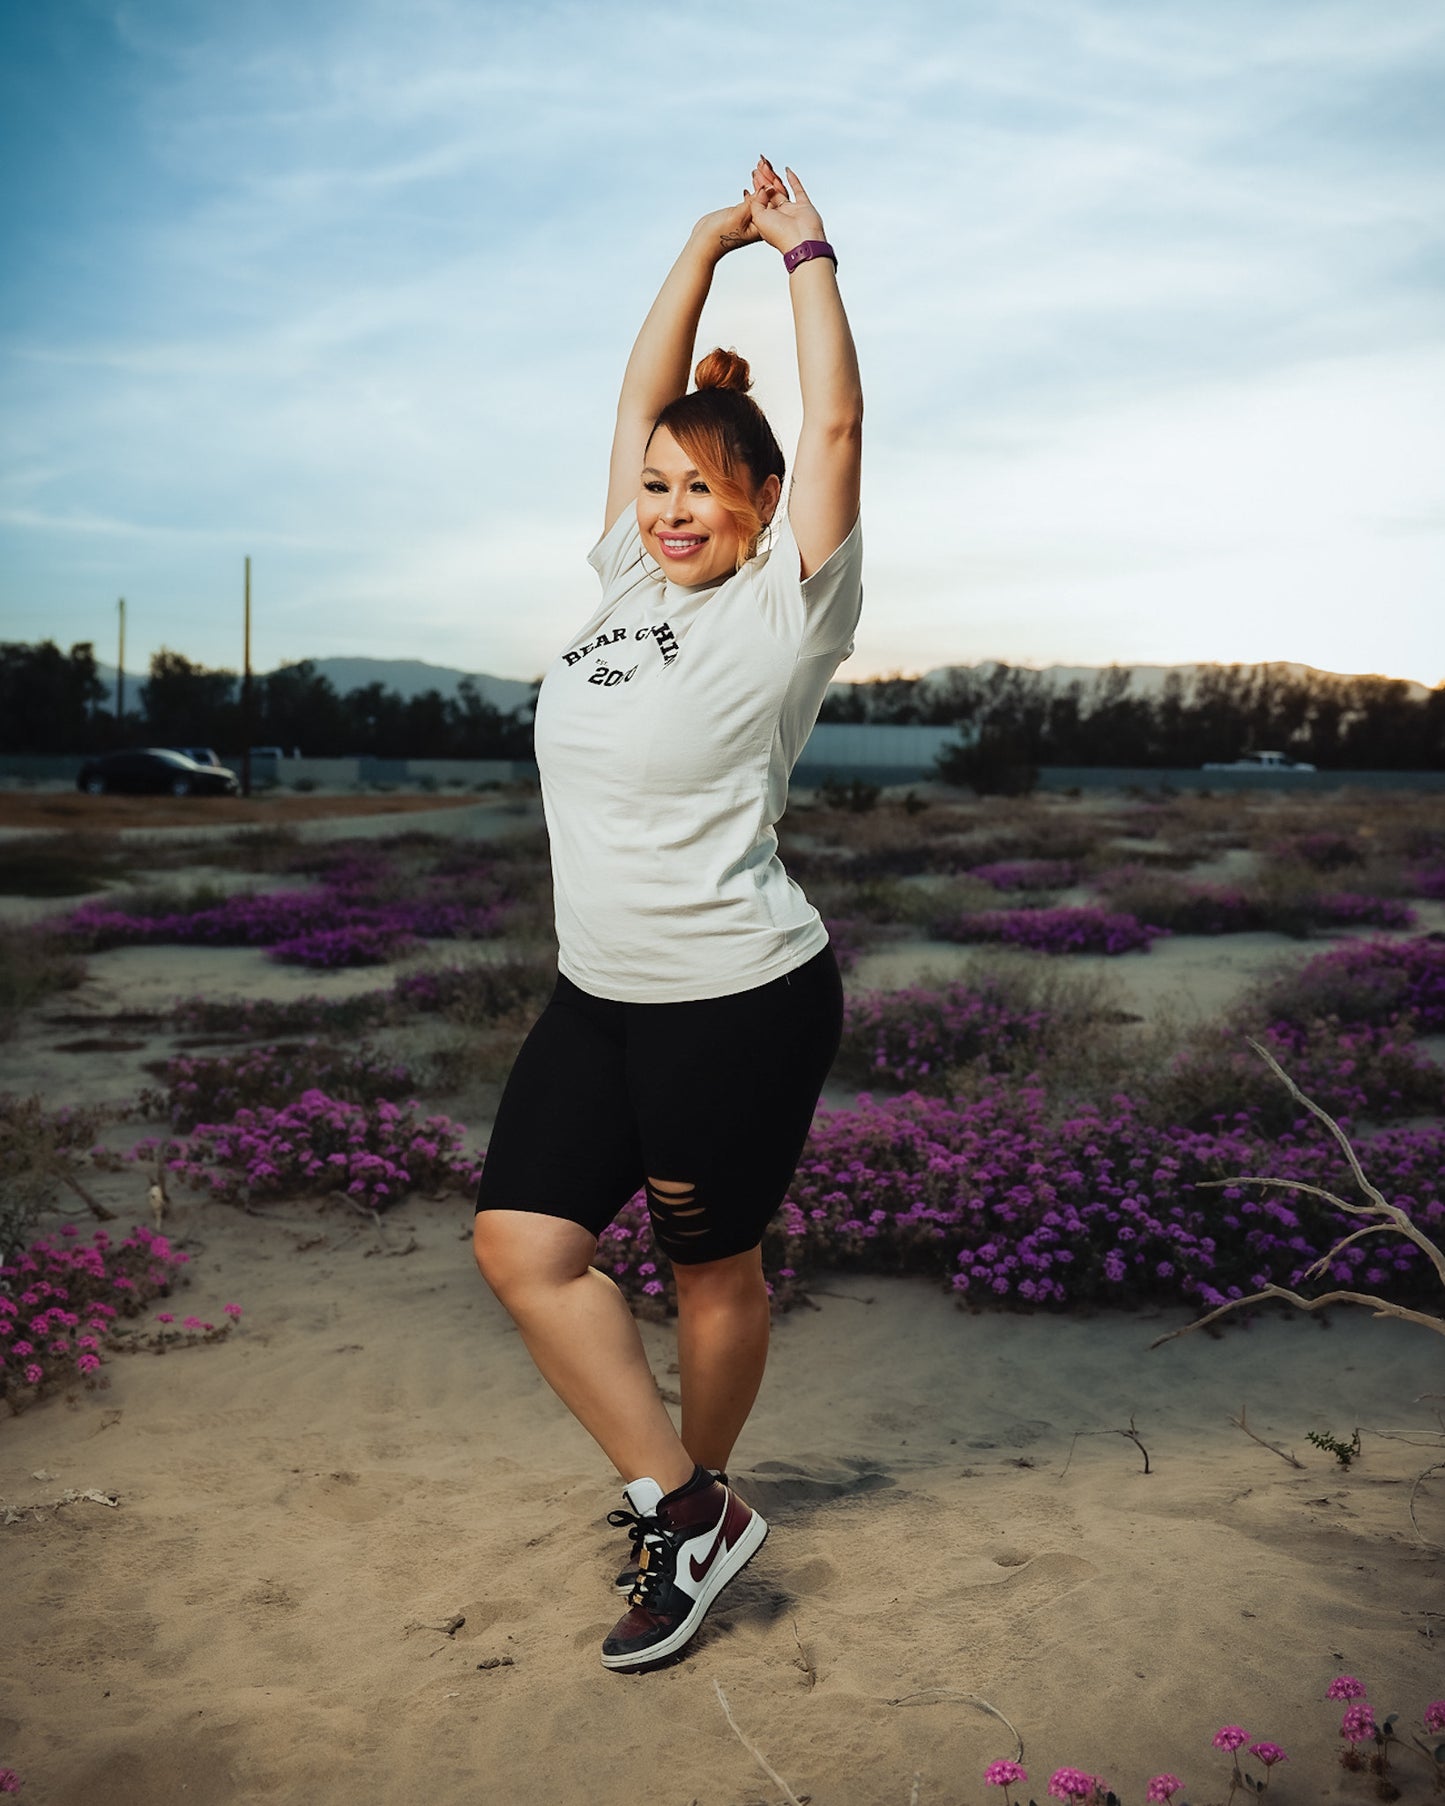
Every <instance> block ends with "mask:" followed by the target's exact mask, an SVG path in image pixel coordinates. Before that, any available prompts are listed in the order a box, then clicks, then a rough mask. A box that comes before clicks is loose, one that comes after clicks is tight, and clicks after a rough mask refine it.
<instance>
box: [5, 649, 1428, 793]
mask: <svg viewBox="0 0 1445 1806" xmlns="http://www.w3.org/2000/svg"><path fill="white" fill-rule="evenodd" d="M135 693H136V699H137V701H138V710H137V709H136V708H128V709H127V711H126V716H125V720H124V722H123V723H121V722H118V721H117V720H116V717H115V714H114V711H113V709H112V708H111V707H109V706H108V705H107V703H106V695H107V691H106V686H105V685H104V684H103V683H102V682H101V679H100V676H99V674H98V671H97V667H96V659H95V652H94V648H93V647H92V646H90V645H89V644H85V643H82V644H79V645H75V646H72V647H71V648H70V651H69V652H68V653H66V652H62V651H61V650H60V649H59V647H57V646H56V645H55V644H54V643H53V642H52V641H49V640H46V641H44V642H43V643H42V644H40V645H22V644H14V643H12V644H0V752H7V753H93V752H101V751H107V750H109V749H110V748H113V747H116V746H122V745H125V746H133V745H138V744H139V745H160V746H213V747H215V748H216V749H217V750H218V751H219V752H221V753H222V754H227V753H235V752H237V751H239V749H240V748H241V747H242V746H243V745H245V744H246V725H245V722H244V721H243V720H242V710H241V685H240V679H239V678H238V677H237V675H236V673H235V672H234V671H225V670H208V669H207V668H206V667H205V666H203V665H198V664H195V663H193V662H192V661H191V660H190V659H188V658H186V657H184V656H183V655H182V654H181V653H179V652H170V651H161V652H157V653H156V654H155V655H154V656H153V657H152V659H151V661H150V670H149V673H148V675H147V676H146V677H145V678H144V679H143V680H142V681H141V682H140V683H139V685H138V686H136V692H135ZM821 719H822V720H824V721H863V722H880V723H887V724H898V723H920V724H922V725H924V726H934V727H957V728H958V729H959V730H960V733H959V739H960V743H961V746H962V747H964V748H965V750H966V749H967V748H968V747H970V746H971V747H974V748H976V749H977V753H976V754H975V755H974V756H975V757H977V756H979V755H982V756H984V757H985V758H986V759H987V760H988V761H990V762H992V763H1000V762H1002V763H1004V764H1013V765H1019V766H1034V767H1037V766H1041V765H1123V766H1145V767H1155V768H1171V767H1172V768H1175V769H1179V768H1184V769H1187V768H1190V767H1194V766H1199V765H1203V764H1204V763H1205V762H1206V761H1209V760H1215V759H1225V760H1228V759H1237V758H1240V757H1242V756H1243V755H1244V754H1245V753H1248V752H1259V751H1264V750H1274V751H1280V752H1286V753H1289V754H1290V755H1291V756H1292V757H1294V758H1296V759H1302V760H1308V761H1309V762H1310V763H1311V764H1314V765H1318V766H1320V767H1321V768H1322V769H1324V770H1329V769H1334V770H1348V771H1373V770H1386V771H1439V770H1445V684H1442V685H1440V686H1439V687H1437V688H1436V689H1434V690H1430V691H1427V692H1426V693H1425V694H1423V695H1419V694H1416V693H1414V692H1413V691H1412V689H1411V687H1410V686H1409V685H1408V684H1405V683H1402V682H1400V681H1399V680H1398V679H1394V678H1387V677H1338V676H1335V675H1333V674H1332V673H1329V672H1323V671H1294V670H1289V669H1287V668H1285V667H1283V666H1272V665H1207V666H1204V667H1202V668H1201V669H1200V670H1199V671H1198V672H1196V673H1191V674H1185V673H1183V672H1170V673H1169V674H1168V675H1167V676H1166V678H1165V680H1164V683H1163V686H1162V687H1161V688H1160V689H1159V690H1158V691H1157V692H1156V693H1154V694H1152V695H1145V694H1142V693H1141V692H1139V691H1138V690H1137V689H1136V688H1135V687H1134V685H1133V682H1132V673H1131V672H1130V671H1129V669H1128V668H1127V667H1123V666H1117V667H1110V668H1109V669H1108V670H1105V671H1101V672H1100V673H1098V675H1097V676H1096V677H1095V678H1093V679H1092V680H1090V681H1088V682H1085V681H1082V680H1075V681H1073V682H1071V683H1068V684H1064V685H1059V684H1056V683H1055V682H1054V681H1052V680H1051V679H1050V678H1049V677H1048V675H1047V674H1046V673H1044V672H1040V671H1031V670H1025V669H1021V668H1019V667H1016V666H1009V665H995V666H987V667H981V668H970V667H966V666H959V667H954V668H953V669H950V670H948V671H945V672H942V673H940V674H938V675H937V676H935V677H931V678H928V679H920V678H907V677H883V678H878V679H876V680H874V681H873V682H871V683H860V684H847V685H837V686H835V687H834V689H833V690H832V691H831V692H830V693H829V695H828V697H827V699H826V701H825V702H824V704H823V712H822V716H821ZM250 744H251V745H252V746H283V747H285V748H287V749H288V750H289V749H291V748H292V747H300V748H301V750H302V751H303V752H305V753H306V754H308V755H310V756H312V757H317V758H327V757H339V758H350V757H359V756H366V755H370V756H373V757H377V758H394V759H403V758H416V759H530V758H531V757H532V723H531V709H530V707H527V708H523V709H519V710H517V711H515V712H513V713H503V711H501V710H500V709H497V708H494V707H493V706H492V705H491V704H490V703H488V702H486V701H485V700H484V699H483V697H482V696H481V695H480V693H479V692H478V690H477V688H476V686H475V684H474V683H473V682H472V681H471V679H469V678H468V679H464V680H463V681H462V683H461V684H460V685H459V686H458V689H457V692H456V694H455V695H454V696H444V695H442V693H441V692H440V691H438V690H428V691H426V692H425V693H424V694H423V695H420V696H413V697H403V696H402V695H401V694H400V692H399V691H396V690H391V689H387V688H386V687H385V686H384V685H383V684H380V683H373V684H367V685H365V686H362V687H360V688H357V689H353V690H348V691H347V692H346V693H345V694H344V695H343V694H341V693H340V692H339V691H338V690H337V689H336V687H335V685H334V684H332V683H331V682H330V680H329V679H328V678H326V677H324V676H322V675H321V674H320V673H319V672H318V671H317V670H316V668H315V666H314V665H313V664H311V663H310V662H309V661H303V662H302V663H300V664H295V665H283V666H282V667H281V668H280V669H279V670H276V671H270V672H267V673H266V674H265V675H264V676H259V677H256V678H254V679H253V681H252V706H251V725H250ZM965 762H967V761H965ZM964 775H967V774H964Z"/></svg>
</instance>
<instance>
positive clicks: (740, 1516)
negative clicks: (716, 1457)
mask: <svg viewBox="0 0 1445 1806" xmlns="http://www.w3.org/2000/svg"><path fill="white" fill-rule="evenodd" d="M622 1496H623V1498H624V1499H626V1501H627V1503H628V1504H629V1505H630V1506H631V1507H632V1512H631V1513H624V1512H614V1513H613V1514H612V1520H613V1521H616V1520H617V1519H619V1518H620V1519H622V1520H624V1521H631V1518H632V1516H633V1515H634V1514H635V1518H636V1524H637V1529H638V1534H639V1536H640V1539H641V1549H640V1552H639V1558H638V1569H637V1584H636V1586H634V1587H633V1589H632V1591H631V1593H629V1594H628V1597H627V1612H626V1614H625V1615H624V1616H623V1617H621V1618H619V1619H618V1621H617V1623H616V1624H614V1625H613V1627H612V1630H611V1632H610V1633H609V1635H608V1637H607V1640H606V1641H605V1642H604V1643H603V1645H602V1666H603V1667H604V1668H616V1669H626V1668H646V1667H648V1666H649V1665H650V1664H651V1663H653V1662H661V1661H663V1660H665V1659H666V1658H667V1657H668V1656H671V1655H676V1654H677V1652H678V1650H680V1649H682V1648H684V1647H685V1646H686V1645H687V1644H688V1643H689V1642H690V1641H691V1640H692V1638H693V1636H694V1635H695V1634H696V1632H697V1629H698V1626H699V1625H700V1624H701V1623H702V1621H703V1619H704V1618H705V1617H706V1616H707V1610H708V1607H709V1606H710V1605H711V1604H712V1602H713V1600H714V1599H716V1598H717V1596H718V1594H719V1593H720V1592H721V1591H722V1590H723V1588H724V1587H725V1586H726V1585H727V1583H728V1582H729V1581H730V1580H732V1579H733V1578H734V1577H735V1576H736V1575H738V1574H740V1573H741V1572H742V1570H743V1569H744V1568H745V1567H746V1566H747V1564H748V1563H749V1562H750V1561H751V1560H752V1558H753V1557H754V1556H755V1555H756V1554H757V1552H758V1550H759V1549H761V1548H762V1546H763V1539H764V1538H765V1537H766V1536H767V1534H768V1526H767V1524H766V1523H765V1522H764V1521H763V1519H762V1518H761V1517H759V1515H758V1513H757V1512H756V1511H754V1510H753V1509H752V1508H751V1506H748V1505H744V1504H743V1502H742V1500H741V1499H740V1498H739V1497H738V1496H737V1494H736V1493H734V1492H733V1491H732V1490H731V1489H730V1488H728V1487H726V1486H724V1485H723V1483H722V1481H721V1480H717V1479H714V1477H713V1476H712V1474H710V1473H709V1472H708V1470H707V1469H706V1468H704V1467H699V1468H694V1469H693V1475H692V1478H691V1480H689V1481H688V1483H687V1485H686V1486H680V1487H678V1489H677V1490H676V1492H670V1493H666V1494H664V1492H663V1490H662V1488H661V1487H660V1486H659V1485H658V1484H657V1482H656V1480H645V1479H644V1480H634V1481H633V1482H632V1483H631V1485H629V1486H626V1487H624V1488H623V1492H622Z"/></svg>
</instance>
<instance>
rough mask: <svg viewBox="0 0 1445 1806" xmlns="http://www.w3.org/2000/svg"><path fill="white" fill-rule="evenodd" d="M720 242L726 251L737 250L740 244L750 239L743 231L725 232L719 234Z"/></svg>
mask: <svg viewBox="0 0 1445 1806" xmlns="http://www.w3.org/2000/svg"><path fill="white" fill-rule="evenodd" d="M718 242H719V243H720V244H721V245H722V248H723V249H724V250H725V251H736V250H737V248H738V246H739V245H745V244H746V243H747V242H748V241H747V239H746V238H745V237H744V235H743V234H742V233H741V232H723V233H720V234H719V235H718Z"/></svg>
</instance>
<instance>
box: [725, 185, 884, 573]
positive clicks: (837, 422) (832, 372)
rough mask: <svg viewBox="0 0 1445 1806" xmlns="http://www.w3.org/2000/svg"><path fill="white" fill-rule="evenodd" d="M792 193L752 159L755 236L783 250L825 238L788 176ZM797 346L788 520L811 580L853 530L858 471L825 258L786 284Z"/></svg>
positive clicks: (855, 416)
mask: <svg viewBox="0 0 1445 1806" xmlns="http://www.w3.org/2000/svg"><path fill="white" fill-rule="evenodd" d="M786 174H787V179H788V182H789V183H791V184H792V189H793V193H792V196H791V198H790V197H789V194H788V190H787V187H786V186H785V184H784V182H783V180H782V178H781V177H780V176H779V175H778V173H777V171H776V170H775V169H774V168H773V166H772V164H771V163H769V161H768V159H767V158H766V157H760V158H759V159H758V163H757V167H756V168H755V169H754V171H753V192H752V194H751V196H750V197H749V207H750V211H751V216H752V223H753V226H754V228H755V229H756V231H757V233H758V236H759V237H760V238H763V239H765V240H766V241H767V243H768V244H770V245H772V247H773V248H774V250H777V251H782V252H787V251H791V250H792V249H793V247H794V246H795V245H800V244H803V243H805V242H806V241H808V240H809V239H814V240H816V239H822V240H823V241H824V242H825V243H826V240H827V234H826V233H825V232H824V230H823V222H822V220H821V218H820V217H819V215H818V210H817V208H816V207H815V206H814V205H813V203H812V202H811V201H810V200H809V198H808V195H807V191H806V190H805V189H804V187H803V184H802V183H801V182H800V181H799V180H798V178H797V176H796V175H795V174H794V172H793V171H792V170H791V169H789V170H787V171H786ZM788 286H789V293H790V295H791V298H792V303H793V329H794V332H795V334H796V337H797V345H798V384H799V387H800V388H801V390H802V393H803V430H802V432H801V433H800V434H799V436H798V450H797V455H796V457H795V459H794V461H793V482H792V487H791V489H790V490H789V491H788V519H789V521H790V522H791V523H792V528H793V537H794V539H796V540H797V542H798V552H799V556H800V558H801V560H802V574H803V576H805V577H808V576H811V575H812V573H813V572H814V571H816V570H817V569H818V567H819V566H820V565H821V564H823V563H824V562H825V561H826V560H827V559H828V558H830V557H831V556H832V555H833V553H834V552H836V551H837V549H838V547H839V546H840V545H842V543H843V541H844V540H845V539H846V538H847V537H848V535H849V534H850V533H851V532H852V530H853V526H854V523H855V522H856V521H857V519H858V499H859V492H860V488H861V483H862V471H863V383H862V379H861V377H860V376H859V374H858V353H857V351H856V349H855V348H854V345H853V334H852V332H851V331H850V330H849V327H848V316H847V315H846V314H845V313H844V311H843V298H842V296H841V295H840V294H839V293H838V272H837V269H836V266H835V265H834V263H833V261H832V259H831V258H828V257H813V258H811V259H809V260H808V261H806V262H803V263H800V264H799V265H798V266H797V268H796V269H795V270H794V271H793V273H792V275H791V276H790V277H789V278H788Z"/></svg>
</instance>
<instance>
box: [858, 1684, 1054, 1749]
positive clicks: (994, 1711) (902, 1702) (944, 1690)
mask: <svg viewBox="0 0 1445 1806" xmlns="http://www.w3.org/2000/svg"><path fill="white" fill-rule="evenodd" d="M945 1699H952V1700H957V1701H959V1702H960V1704H962V1705H965V1706H977V1707H978V1709H979V1711H980V1712H987V1713H988V1714H989V1716H990V1717H992V1718H996V1719H997V1720H998V1721H999V1723H1000V1724H1001V1725H1004V1726H1005V1727H1006V1728H1007V1729H1008V1731H1009V1733H1010V1735H1011V1736H1012V1737H1013V1740H1014V1758H1013V1759H1014V1761H1015V1762H1022V1761H1023V1759H1024V1740H1023V1738H1022V1737H1020V1736H1019V1734H1018V1732H1017V1731H1016V1730H1015V1729H1014V1727H1013V1725H1011V1724H1010V1723H1009V1721H1008V1719H1006V1718H1005V1717H1004V1715H1003V1713H1002V1712H1000V1711H999V1709H998V1707H997V1706H991V1705H990V1704H989V1703H988V1701H987V1700H986V1699H984V1698H982V1697H981V1696H980V1695H979V1694H977V1693H957V1692H955V1691H954V1689H953V1688H952V1687H924V1688H921V1689H920V1690H919V1691H918V1692H917V1693H904V1694H901V1695H900V1696H899V1697H898V1698H897V1699H889V1700H885V1701H884V1702H883V1703H884V1704H885V1705H889V1706H933V1705H937V1704H938V1703H939V1701H940V1700H945Z"/></svg>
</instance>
